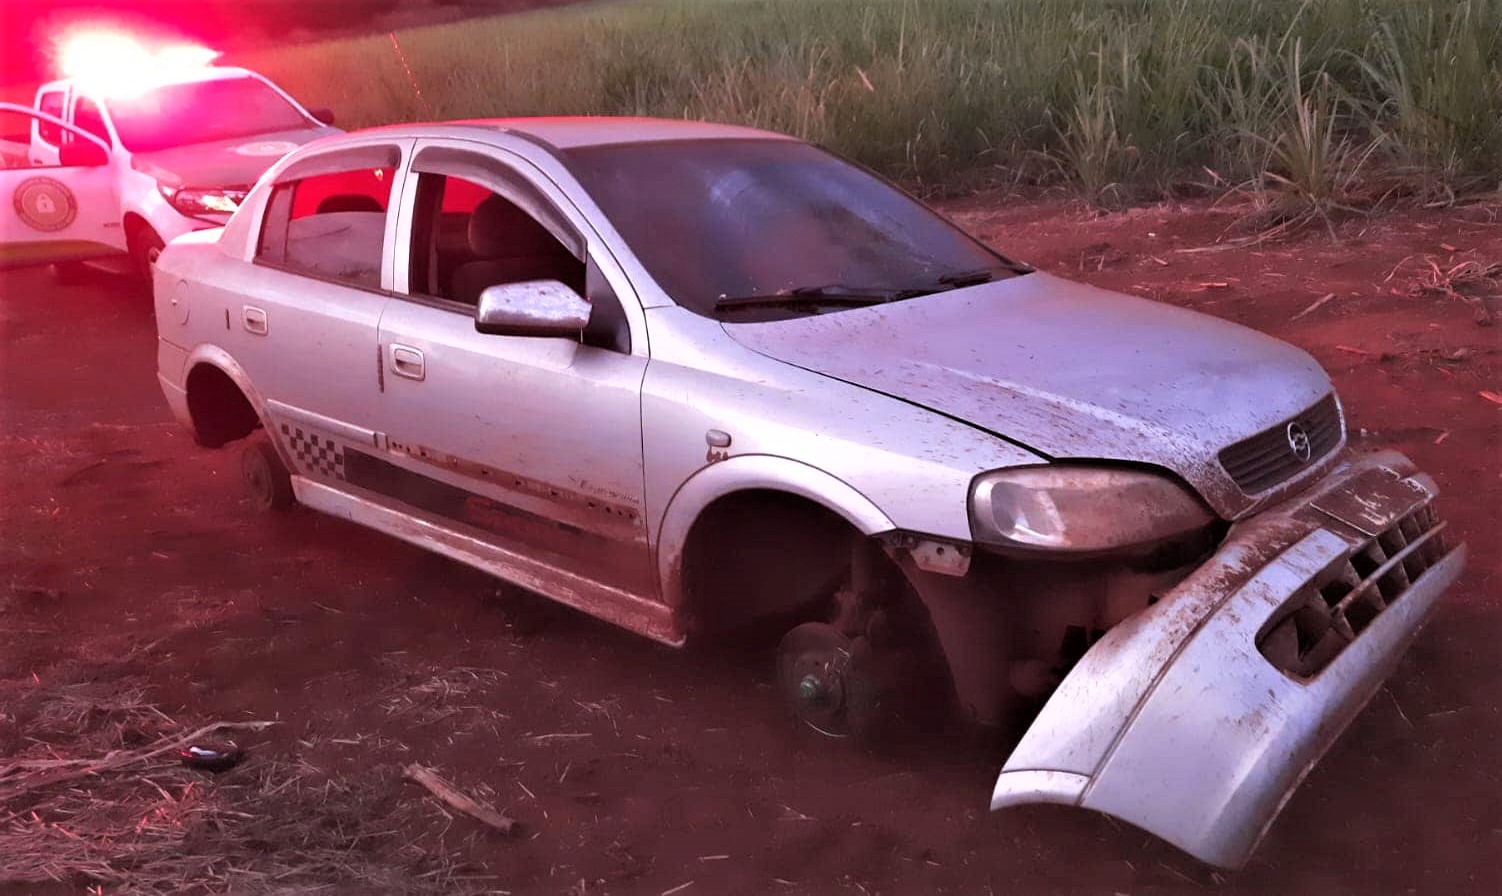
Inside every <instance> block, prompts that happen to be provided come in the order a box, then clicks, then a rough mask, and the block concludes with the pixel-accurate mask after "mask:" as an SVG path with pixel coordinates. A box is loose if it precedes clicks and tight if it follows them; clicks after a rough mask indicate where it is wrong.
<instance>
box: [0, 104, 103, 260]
mask: <svg viewBox="0 0 1502 896" xmlns="http://www.w3.org/2000/svg"><path fill="white" fill-rule="evenodd" d="M33 126H35V127H37V128H38V129H42V130H45V131H47V132H48V133H50V134H52V135H54V136H57V135H60V134H64V133H66V134H68V135H69V136H70V137H71V139H70V140H67V141H64V142H65V144H66V145H64V146H63V147H62V150H61V153H60V158H59V160H58V162H57V163H52V162H50V161H48V160H45V159H44V160H42V161H33V159H32V157H31V153H30V144H31V132H32V129H33ZM109 161H110V154H109V148H108V147H107V146H105V144H104V143H103V142H101V141H100V140H99V139H98V138H97V137H95V136H94V135H93V134H89V133H85V132H84V131H80V130H79V129H77V128H75V127H73V126H72V125H69V124H67V123H65V122H64V121H63V120H62V119H59V118H56V117H54V116H51V115H47V114H45V113H42V112H39V111H37V110H36V109H33V108H31V107H29V106H18V105H15V104H13V103H0V267H4V268H9V267H19V266H22V265H28V264H49V263H56V262H66V261H79V260H83V259H87V258H97V257H100V256H104V255H113V254H116V253H119V252H121V251H124V248H125V243H124V237H123V235H122V233H121V228H120V221H119V217H120V201H119V195H118V193H117V187H116V185H115V178H114V173H113V170H112V169H111V167H110V165H109Z"/></svg>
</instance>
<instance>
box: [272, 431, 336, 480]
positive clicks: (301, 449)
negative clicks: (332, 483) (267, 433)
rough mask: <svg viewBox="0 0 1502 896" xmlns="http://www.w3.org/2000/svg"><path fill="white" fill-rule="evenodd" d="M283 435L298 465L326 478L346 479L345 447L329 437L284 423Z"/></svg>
mask: <svg viewBox="0 0 1502 896" xmlns="http://www.w3.org/2000/svg"><path fill="white" fill-rule="evenodd" d="M282 436H283V437H284V438H286V440H287V446H288V447H289V448H291V449H292V456H293V457H295V458H297V464H298V466H300V467H302V468H303V469H305V470H307V471H308V472H309V473H313V474H314V475H317V476H323V477H324V478H333V479H339V480H343V479H344V449H343V448H341V447H339V446H338V445H337V444H335V443H334V442H332V441H330V440H328V439H322V438H319V437H318V436H316V435H314V434H312V433H306V432H303V431H302V430H301V429H298V428H297V427H295V426H288V425H287V424H285V423H283V424H282Z"/></svg>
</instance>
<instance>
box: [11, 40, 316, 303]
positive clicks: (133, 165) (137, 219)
mask: <svg viewBox="0 0 1502 896" xmlns="http://www.w3.org/2000/svg"><path fill="white" fill-rule="evenodd" d="M70 49H71V51H72V52H71V53H69V54H65V57H64V68H65V70H68V71H69V77H66V78H63V79H61V80H56V81H52V82H50V83H47V84H43V85H42V86H41V87H40V88H39V89H38V90H37V93H36V99H35V103H34V106H33V107H31V108H28V107H24V106H17V105H13V104H0V114H3V116H4V118H5V119H7V121H6V124H5V125H4V127H3V128H0V160H3V164H4V168H3V170H0V194H3V196H4V197H5V198H6V199H8V201H5V202H0V265H4V266H14V265H18V264H28V263H31V264H35V263H51V264H54V265H57V266H58V267H57V270H58V271H59V272H60V274H62V275H64V276H66V275H69V274H71V273H73V272H75V271H77V270H78V264H79V263H80V262H82V261H86V260H90V259H95V258H100V257H106V256H120V255H121V254H122V253H124V254H125V255H128V257H129V259H130V261H131V263H132V265H133V267H134V268H135V269H136V270H137V271H138V272H139V273H141V274H142V275H143V276H149V273H150V268H151V265H152V264H153V263H154V262H155V260H156V258H157V256H158V255H159V254H160V252H161V250H162V247H163V246H165V245H166V244H167V243H169V242H171V241H172V240H173V239H174V238H176V237H178V236H180V235H182V234H185V233H189V232H191V231H194V230H204V229H208V228H212V227H218V226H221V225H223V224H224V223H225V221H227V220H228V219H229V215H230V213H231V212H233V211H234V210H235V208H236V207H237V206H238V204H239V202H240V200H241V199H243V198H244V196H245V194H246V192H247V191H248V190H249V189H250V187H251V185H253V184H254V183H255V181H256V179H257V178H258V177H260V175H261V173H262V172H263V171H265V170H266V169H267V168H268V167H269V166H270V165H271V164H273V163H274V162H276V161H277V160H278V159H280V158H281V157H282V156H283V155H285V154H286V153H287V152H289V151H291V150H292V149H295V148H296V147H298V146H300V145H302V144H304V143H307V142H309V141H311V140H314V139H317V138H319V137H323V136H326V135H329V134H334V133H338V131H337V130H336V129H334V128H332V127H330V126H329V123H330V122H331V121H332V115H331V114H330V113H328V112H327V111H326V110H320V111H317V112H312V111H309V110H308V109H306V108H304V107H303V106H302V105H300V104H299V103H298V102H297V101H296V100H294V99H293V98H292V97H291V96H289V95H288V94H287V93H286V92H285V91H284V90H282V89H281V88H279V87H277V86H276V85H275V84H273V83H271V82H270V81H269V80H267V79H266V78H264V77H262V76H261V75H259V74H257V73H255V72H253V71H249V70H247V69H244V68H238V67H231V66H215V65H212V64H210V63H211V62H212V60H213V58H214V56H215V55H216V54H214V53H212V52H211V51H207V50H203V49H201V48H171V49H168V50H162V51H157V52H154V53H153V52H149V51H147V50H146V49H144V48H140V47H138V46H136V45H134V44H132V43H131V42H129V41H128V39H125V38H118V37H109V36H94V37H93V39H92V40H82V41H78V42H75V46H73V47H71V48H70ZM22 140H24V143H25V145H24V150H23V149H22V147H21V146H19V145H18V144H19V143H20V142H21V141H22Z"/></svg>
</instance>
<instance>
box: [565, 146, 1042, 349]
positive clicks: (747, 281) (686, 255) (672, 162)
mask: <svg viewBox="0 0 1502 896" xmlns="http://www.w3.org/2000/svg"><path fill="white" fill-rule="evenodd" d="M565 155H566V158H567V160H568V163H569V167H570V169H571V170H572V171H573V172H574V174H575V176H576V177H578V178H579V181H580V182H581V183H582V184H583V186H584V188H585V189H586V190H588V191H589V193H590V195H591V196H592V197H593V198H594V200H595V201H596V202H597V203H598V204H599V206H600V208H601V209H602V210H603V211H604V213H605V216H606V217H607V218H608V219H609V220H610V222H611V224H613V225H614V226H615V228H616V230H618V231H619V232H620V234H621V236H622V237H623V238H624V239H625V240H626V242H627V243H628V244H629V245H630V247H631V249H632V251H633V252H635V253H636V256H637V257H638V258H639V259H640V260H641V262H642V264H643V265H645V267H646V269H647V271H648V273H650V274H651V275H652V276H653V277H654V278H655V279H656V281H657V283H658V285H659V286H661V287H662V288H663V289H664V290H665V291H666V292H667V293H668V295H669V296H671V297H672V298H673V300H674V301H676V302H677V303H678V304H680V305H682V306H683V307H685V308H688V309H689V310H690V311H694V312H695V313H698V314H701V315H704V316H707V317H713V318H717V319H723V320H734V321H741V320H753V319H754V320H766V319H769V318H777V317H788V316H791V315H796V314H811V313H824V312H830V311H838V310H842V309H846V308H852V307H860V306H862V305H871V304H879V303H883V302H890V301H900V300H902V299H906V298H912V297H914V296H918V295H924V294H927V293H932V292H937V291H939V290H943V289H950V288H954V287H956V286H963V285H969V284H973V283H978V282H983V281H985V280H990V279H997V278H1001V277H1006V276H1012V275H1013V274H1015V273H1016V272H1018V270H1019V269H1020V268H1019V267H1018V266H1016V265H1014V264H1013V263H1012V262H1009V261H1007V260H1006V259H1005V258H1002V257H1001V256H999V255H997V254H995V253H994V252H992V251H991V250H989V249H987V248H986V247H985V246H983V245H981V244H980V243H979V242H977V241H976V240H975V239H973V238H972V237H970V236H969V235H967V234H965V233H964V232H963V231H961V230H959V229H958V228H956V227H955V226H954V225H952V224H950V223H949V222H947V221H945V220H944V219H943V218H941V217H940V216H939V215H937V214H935V213H934V212H933V211H931V210H929V209H928V208H927V207H926V206H924V205H923V204H922V203H920V202H918V201H916V200H914V199H912V198H911V197H909V196H908V195H907V194H905V193H903V192H902V191H900V190H898V189H896V188H895V187H893V186H891V185H890V184H888V183H886V182H885V181H883V180H881V179H880V178H878V177H876V176H874V175H872V174H870V173H868V172H866V171H864V170H862V169H860V168H858V167H856V166H854V165H851V164H849V163H847V162H844V161H841V160H840V159H838V158H836V157H835V156H833V155H830V154H829V153H827V152H825V151H823V150H821V149H818V148H816V147H814V146H810V145H809V144H806V143H799V142H796V141H791V140H787V141H784V140H760V139H740V140H691V141H675V142H664V143H628V144H615V145H607V146H592V147H581V148H576V149H573V150H569V151H567V152H566V153H565ZM751 309H755V310H754V313H752V314H747V313H746V312H747V311H749V310H751Z"/></svg>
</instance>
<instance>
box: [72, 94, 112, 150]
mask: <svg viewBox="0 0 1502 896" xmlns="http://www.w3.org/2000/svg"><path fill="white" fill-rule="evenodd" d="M73 123H74V124H75V125H77V126H78V127H79V128H81V129H83V130H85V131H88V132H89V133H90V134H93V135H94V136H95V137H98V138H99V139H100V140H103V141H104V142H105V143H109V142H110V131H109V128H107V127H105V126H104V113H103V112H102V111H100V109H99V104H98V103H96V102H94V101H93V100H85V99H81V100H79V101H78V102H77V103H76V104H74V106H73Z"/></svg>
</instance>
